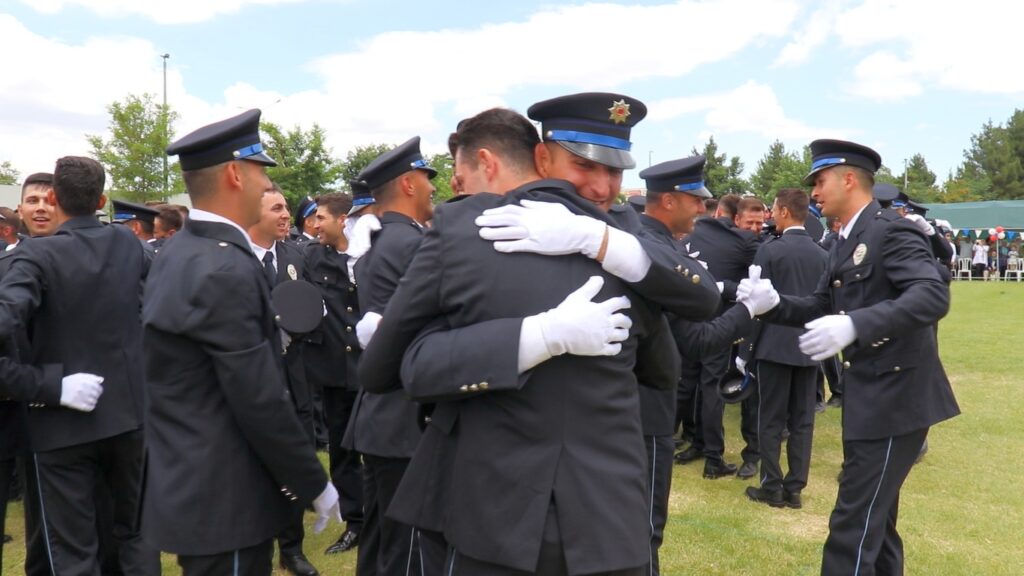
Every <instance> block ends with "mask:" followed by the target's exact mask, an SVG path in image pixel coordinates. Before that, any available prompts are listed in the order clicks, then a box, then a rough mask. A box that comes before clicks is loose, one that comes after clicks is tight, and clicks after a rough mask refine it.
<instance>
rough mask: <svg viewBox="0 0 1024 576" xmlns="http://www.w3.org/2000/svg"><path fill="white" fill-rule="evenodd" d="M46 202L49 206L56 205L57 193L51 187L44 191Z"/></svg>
mask: <svg viewBox="0 0 1024 576" xmlns="http://www.w3.org/2000/svg"><path fill="white" fill-rule="evenodd" d="M46 203H47V204H49V205H50V206H56V205H57V193H56V192H54V191H53V188H50V189H49V191H47V192H46Z"/></svg>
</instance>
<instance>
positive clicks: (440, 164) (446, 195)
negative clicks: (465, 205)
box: [427, 152, 455, 204]
mask: <svg viewBox="0 0 1024 576" xmlns="http://www.w3.org/2000/svg"><path fill="white" fill-rule="evenodd" d="M427 163H428V164H430V167H431V168H433V169H434V170H437V176H435V177H434V179H433V180H431V182H433V184H434V188H436V189H437V191H436V192H434V203H435V204H440V203H442V202H444V201H446V200H448V199H450V198H451V197H452V196H454V192H452V174H453V173H454V171H455V160H454V159H453V158H452V155H451V154H449V153H448V152H445V153H443V154H434V155H433V156H429V157H428V158H427Z"/></svg>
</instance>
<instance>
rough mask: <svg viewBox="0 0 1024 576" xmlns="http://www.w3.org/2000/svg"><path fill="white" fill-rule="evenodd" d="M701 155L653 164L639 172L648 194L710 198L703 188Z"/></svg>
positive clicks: (702, 157)
mask: <svg viewBox="0 0 1024 576" xmlns="http://www.w3.org/2000/svg"><path fill="white" fill-rule="evenodd" d="M705 161H706V159H705V158H704V156H703V155H699V154H698V155H697V156H690V157H689V158H682V159H679V160H669V161H668V162H662V163H660V164H655V165H654V166H651V167H650V168H647V169H646V170H642V171H641V172H640V177H641V178H643V179H644V181H645V182H646V183H647V190H648V191H649V192H683V193H685V194H690V195H692V196H697V197H698V198H711V192H708V189H707V188H706V187H705V186H704V163H705Z"/></svg>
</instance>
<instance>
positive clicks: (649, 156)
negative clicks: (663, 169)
mask: <svg viewBox="0 0 1024 576" xmlns="http://www.w3.org/2000/svg"><path fill="white" fill-rule="evenodd" d="M653 158H654V150H648V151H647V167H648V168H650V167H651V162H653Z"/></svg>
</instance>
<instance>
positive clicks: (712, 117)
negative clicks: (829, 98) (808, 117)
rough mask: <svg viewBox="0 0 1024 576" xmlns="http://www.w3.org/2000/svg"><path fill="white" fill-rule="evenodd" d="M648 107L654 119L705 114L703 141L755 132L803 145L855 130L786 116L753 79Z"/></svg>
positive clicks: (775, 99) (770, 92) (772, 96)
mask: <svg viewBox="0 0 1024 576" xmlns="http://www.w3.org/2000/svg"><path fill="white" fill-rule="evenodd" d="M649 110H650V118H651V120H652V121H654V122H662V121H666V120H670V119H672V118H676V117H678V116H682V115H686V114H696V113H703V114H704V124H705V126H706V128H707V129H706V130H705V131H704V132H701V133H700V134H699V135H698V136H699V137H700V138H701V139H704V140H706V139H707V135H708V134H728V133H753V134H757V135H760V136H762V137H763V138H765V139H766V140H768V141H772V140H775V139H779V140H782V141H784V142H787V143H799V144H800V145H803V144H804V143H806V142H807V141H809V140H813V139H815V138H821V137H823V135H824V134H827V135H829V136H830V137H849V136H850V135H851V134H852V133H853V131H851V130H848V129H837V128H820V127H814V126H809V125H807V124H805V123H803V122H801V121H799V120H795V119H793V118H789V117H787V116H786V113H785V111H784V110H783V109H782V105H781V104H780V103H779V99H778V97H777V96H776V95H775V90H773V89H772V87H771V86H768V85H766V84H761V83H759V82H755V81H752V80H751V81H748V82H747V83H745V84H743V85H742V86H739V87H737V88H735V89H734V90H731V91H729V92H723V93H716V94H704V95H700V96H688V97H683V98H669V99H665V100H659V101H656V102H653V103H651V104H650V106H649Z"/></svg>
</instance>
